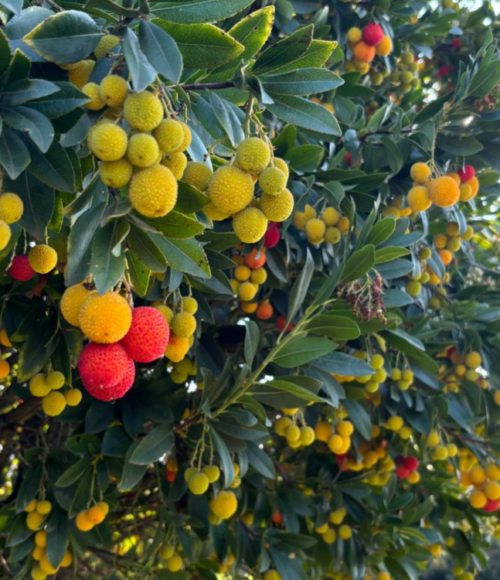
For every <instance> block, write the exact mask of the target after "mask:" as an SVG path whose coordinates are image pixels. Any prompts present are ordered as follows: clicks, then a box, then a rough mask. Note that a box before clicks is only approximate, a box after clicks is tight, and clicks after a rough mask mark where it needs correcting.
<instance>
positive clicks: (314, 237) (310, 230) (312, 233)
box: [306, 218, 326, 244]
mask: <svg viewBox="0 0 500 580" xmlns="http://www.w3.org/2000/svg"><path fill="white" fill-rule="evenodd" d="M325 231H326V226H325V222H324V221H323V220H320V219H318V218H313V219H312V220H309V221H308V222H307V223H306V236H307V239H308V240H309V241H310V242H311V243H313V244H317V243H319V242H320V241H321V240H322V239H323V236H324V235H325Z"/></svg>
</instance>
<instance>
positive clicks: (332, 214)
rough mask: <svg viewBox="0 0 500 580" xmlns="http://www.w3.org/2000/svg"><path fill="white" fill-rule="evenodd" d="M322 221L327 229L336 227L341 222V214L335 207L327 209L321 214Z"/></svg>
mask: <svg viewBox="0 0 500 580" xmlns="http://www.w3.org/2000/svg"><path fill="white" fill-rule="evenodd" d="M321 219H322V220H323V221H324V222H325V225H326V226H327V227H330V226H336V225H337V224H338V222H339V219H340V214H339V212H338V211H337V210H336V209H335V208H334V207H325V209H324V210H323V211H322V212H321Z"/></svg>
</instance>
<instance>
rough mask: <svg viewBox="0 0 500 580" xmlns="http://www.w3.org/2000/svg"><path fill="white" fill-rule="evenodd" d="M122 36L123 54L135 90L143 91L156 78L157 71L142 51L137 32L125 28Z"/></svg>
mask: <svg viewBox="0 0 500 580" xmlns="http://www.w3.org/2000/svg"><path fill="white" fill-rule="evenodd" d="M121 37H122V45H123V54H124V55H125V60H126V61H127V65H128V67H129V69H130V75H131V77H132V84H133V85H134V90H135V91H136V92H139V91H143V90H145V89H146V88H147V87H149V85H150V84H152V83H153V81H154V80H155V78H156V71H155V69H154V68H153V67H152V66H151V65H150V64H149V61H148V59H147V58H146V55H145V54H144V53H143V52H142V50H141V47H140V46H139V40H138V38H137V36H136V34H135V32H133V31H132V30H130V28H125V29H124V30H123V31H122V32H121Z"/></svg>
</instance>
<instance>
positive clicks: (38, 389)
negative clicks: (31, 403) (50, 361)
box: [29, 373, 50, 397]
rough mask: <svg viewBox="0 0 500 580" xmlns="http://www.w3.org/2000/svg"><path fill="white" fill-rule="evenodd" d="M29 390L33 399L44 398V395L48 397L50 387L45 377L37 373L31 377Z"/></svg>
mask: <svg viewBox="0 0 500 580" xmlns="http://www.w3.org/2000/svg"><path fill="white" fill-rule="evenodd" d="M29 390H30V393H31V394H32V395H33V396H34V397H45V395H48V394H49V393H50V387H49V385H48V384H47V381H46V380H45V375H44V374H42V373H39V374H37V375H35V376H34V377H31V379H30V382H29Z"/></svg>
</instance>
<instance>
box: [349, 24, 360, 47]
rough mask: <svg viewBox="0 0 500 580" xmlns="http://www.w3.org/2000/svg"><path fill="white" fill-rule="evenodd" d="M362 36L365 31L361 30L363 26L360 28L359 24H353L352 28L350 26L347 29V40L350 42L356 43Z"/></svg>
mask: <svg viewBox="0 0 500 580" xmlns="http://www.w3.org/2000/svg"><path fill="white" fill-rule="evenodd" d="M362 38H363V31H362V30H361V28H358V27H357V26H353V27H352V28H349V30H348V31H347V42H348V43H350V44H353V45H354V44H356V43H358V42H359V41H360V40H361V39H362Z"/></svg>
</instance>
